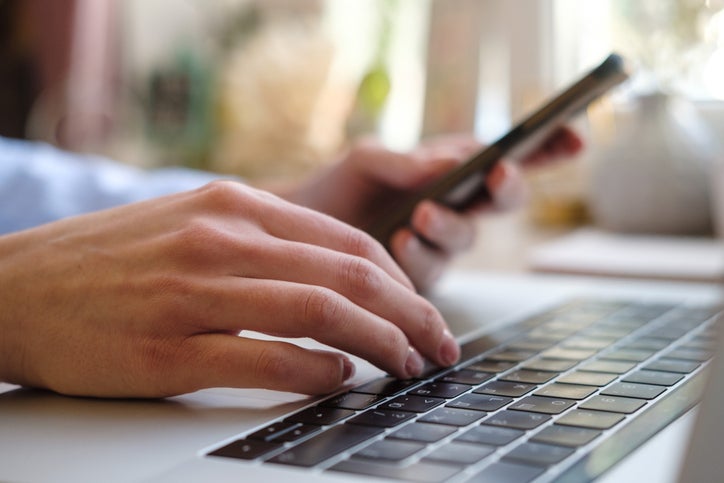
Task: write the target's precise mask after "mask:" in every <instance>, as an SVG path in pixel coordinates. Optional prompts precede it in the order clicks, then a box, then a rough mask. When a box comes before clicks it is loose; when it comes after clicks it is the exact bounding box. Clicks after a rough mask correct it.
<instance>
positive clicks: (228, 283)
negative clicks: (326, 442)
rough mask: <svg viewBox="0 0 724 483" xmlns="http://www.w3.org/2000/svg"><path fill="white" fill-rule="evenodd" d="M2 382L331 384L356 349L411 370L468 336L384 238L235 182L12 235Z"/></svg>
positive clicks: (398, 370) (5, 277) (110, 388)
mask: <svg viewBox="0 0 724 483" xmlns="http://www.w3.org/2000/svg"><path fill="white" fill-rule="evenodd" d="M0 287H3V289H2V290H1V291H0V306H2V307H3V310H2V313H0V334H2V337H0V380H5V381H7V382H14V383H19V384H24V385H29V386H35V387H43V388H48V389H51V390H54V391H57V392H60V393H63V394H70V395H90V396H103V397H159V396H170V395H175V394H180V393H185V392H190V391H194V390H197V389H201V388H205V387H217V386H224V387H264V388H269V389H278V390H285V391H294V392H302V393H311V394H318V393H327V392H330V391H333V390H335V389H336V388H338V387H339V386H340V385H341V384H342V383H343V381H344V380H345V379H347V378H348V377H350V376H351V374H352V372H353V366H352V364H351V363H350V361H349V360H348V359H347V358H346V357H345V356H343V355H342V354H341V353H338V352H333V351H312V350H306V349H302V348H299V347H298V346H296V345H292V344H289V343H286V342H281V341H268V340H264V341H263V340H259V339H254V338H252V337H244V333H242V334H241V335H242V336H241V337H239V336H237V334H238V333H239V332H240V331H256V332H263V333H266V334H271V335H276V336H283V337H312V338H314V339H317V340H318V341H320V342H322V343H324V344H327V345H329V346H332V347H335V348H338V349H341V350H343V351H347V352H349V353H353V354H356V355H358V356H360V357H363V358H365V359H367V360H369V361H371V362H372V363H374V364H376V365H377V366H379V367H380V368H382V369H384V370H386V371H388V372H390V373H391V374H393V375H395V376H397V377H401V378H405V377H411V376H415V375H418V374H419V373H420V371H421V369H422V359H421V356H420V354H422V355H423V356H425V357H427V358H429V359H430V360H432V361H434V362H436V363H438V364H441V365H450V364H452V363H454V362H455V361H456V360H457V358H458V357H459V348H458V346H457V344H456V343H455V341H454V339H453V338H452V337H451V336H450V333H449V332H448V331H447V328H446V325H445V323H444V321H443V319H442V317H441V315H440V314H439V313H438V311H437V310H436V309H435V308H434V307H433V306H432V305H431V304H430V303H429V302H427V301H426V300H425V299H423V298H422V297H420V296H418V295H417V294H415V292H414V290H413V287H412V284H411V283H410V281H409V280H408V278H407V277H406V276H405V275H404V273H403V272H402V271H401V270H400V269H399V268H398V267H397V265H396V264H395V263H394V262H393V260H392V259H391V258H390V257H389V255H388V254H387V253H386V252H385V250H384V249H383V248H382V246H381V245H380V244H378V243H377V242H376V241H374V240H372V239H371V238H370V237H368V236H367V235H366V234H364V233H363V232H361V231H359V230H356V229H354V228H352V227H350V226H348V225H346V224H344V223H342V222H339V221H337V220H335V219H333V218H331V217H328V216H326V215H322V214H320V213H317V212H314V211H312V210H309V209H306V208H302V207H299V206H297V205H294V204H292V203H288V202H286V201H284V200H281V199H279V198H277V197H275V196H273V195H271V194H268V193H265V192H261V191H257V190H254V189H252V188H249V187H246V186H243V185H239V184H236V183H231V182H216V183H212V184H210V185H207V186H206V187H203V188H201V189H199V190H196V191H191V192H187V193H181V194H178V195H173V196H169V197H165V198H159V199H156V200H151V201H148V202H144V203H139V204H133V205H126V206H123V207H120V208H115V209H112V210H107V211H102V212H97V213H94V214H90V215H85V216H80V217H76V218H69V219H66V220H62V221H59V222H56V223H52V224H49V225H45V226H42V227H39V228H35V229H32V230H27V231H24V232H19V233H16V234H13V235H9V236H5V237H0Z"/></svg>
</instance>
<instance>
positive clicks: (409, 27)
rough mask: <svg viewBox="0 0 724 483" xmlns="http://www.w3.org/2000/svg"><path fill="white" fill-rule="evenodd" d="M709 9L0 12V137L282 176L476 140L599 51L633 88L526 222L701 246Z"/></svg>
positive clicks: (721, 79) (715, 155) (722, 40)
mask: <svg viewBox="0 0 724 483" xmlns="http://www.w3.org/2000/svg"><path fill="white" fill-rule="evenodd" d="M723 8H724V0H638V1H636V2H632V1H626V0H124V1H115V0H0V38H1V39H2V40H1V43H0V57H1V58H2V60H1V61H0V112H1V113H2V114H1V115H0V135H3V136H10V137H19V138H27V139H34V140H41V141H46V142H49V143H52V144H55V145H57V146H60V147H63V148H65V149H69V150H74V151H79V152H93V153H99V154H103V155H106V156H109V157H112V158H114V159H117V160H119V161H122V162H125V163H130V164H134V165H138V166H143V167H149V168H153V167H157V166H167V165H184V166H189V167H193V168H199V169H205V170H212V171H217V172H220V173H231V174H235V175H239V176H243V177H245V178H247V179H263V178H278V177H285V178H296V177H300V176H304V175H305V174H306V173H307V172H309V171H310V170H312V169H314V168H316V167H318V166H320V165H323V164H324V163H329V162H330V161H332V160H334V158H335V155H336V154H337V153H339V152H340V150H342V149H343V148H344V146H346V145H347V144H348V143H349V142H350V141H352V140H354V139H355V138H358V137H360V136H364V135H368V134H374V135H376V136H379V137H380V138H381V139H382V140H383V141H384V142H385V143H386V144H387V145H388V146H389V147H391V148H393V149H408V148H410V147H412V146H414V145H415V144H416V143H417V142H419V141H420V140H421V139H423V138H425V137H429V136H434V135H437V134H441V133H449V132H460V131H463V132H473V133H475V135H476V136H478V137H479V138H480V139H481V140H482V141H485V142H491V141H493V140H495V139H496V137H497V136H499V135H501V134H502V133H504V132H505V130H506V129H507V128H509V127H510V126H511V125H512V123H513V122H515V121H516V120H517V119H520V118H521V116H523V115H524V114H525V113H526V112H528V111H529V110H530V109H532V108H533V107H535V106H536V105H537V104H539V103H540V102H541V101H543V100H544V99H545V98H546V97H547V96H549V95H551V94H552V93H554V92H555V91H557V90H559V89H561V88H563V87H564V86H565V85H566V84H568V83H569V82H570V81H572V80H573V79H575V78H576V77H577V76H578V75H579V74H580V73H582V72H583V71H585V70H586V69H588V68H590V67H592V66H593V65H595V64H596V63H598V62H600V61H601V60H602V59H603V58H604V57H605V56H606V55H607V54H608V52H610V51H611V50H616V51H619V52H621V53H623V54H625V55H626V56H627V57H629V58H630V59H631V60H632V61H633V64H634V65H635V66H636V75H635V77H634V79H633V80H632V81H631V82H630V83H629V84H628V85H627V86H626V87H625V88H623V89H621V90H619V91H618V92H617V93H616V95H614V96H612V97H610V98H609V99H607V100H606V101H605V102H601V103H598V104H597V105H596V106H594V107H592V108H591V109H590V110H589V112H588V113H587V115H586V116H583V117H582V118H581V119H579V120H577V121H576V125H577V127H578V129H579V130H580V131H581V133H583V135H584V136H585V137H586V138H587V143H588V146H589V149H587V150H586V152H585V153H584V154H583V155H582V156H581V159H580V160H579V161H578V162H575V163H566V164H561V165H560V166H558V167H556V168H552V169H546V170H541V171H540V172H534V173H531V174H529V176H530V181H531V200H530V203H529V207H528V210H526V213H525V217H526V223H532V224H533V225H537V226H543V227H559V226H564V227H570V226H575V225H580V224H584V223H590V222H591V220H593V222H594V223H597V224H599V225H600V226H603V227H607V228H609V229H612V230H618V231H625V232H629V231H633V232H637V231H638V232H646V233H666V234H696V235H707V234H711V233H712V230H713V224H714V223H713V221H712V220H713V219H714V218H715V217H714V215H712V209H711V199H712V196H713V195H712V188H711V181H710V180H711V179H712V177H713V176H712V174H713V173H715V172H719V171H716V170H717V169H719V168H717V166H719V165H720V164H721V157H722V155H721V153H722V152H724V151H721V150H720V148H719V147H718V140H719V139H721V138H722V134H724V107H722V106H723V105H724V104H723V103H724V13H723V12H722V9H723ZM643 126H645V127H646V128H645V129H643ZM642 129H643V130H642ZM720 171H721V170H720ZM632 206H637V207H639V208H640V209H637V210H632V209H631V207H632Z"/></svg>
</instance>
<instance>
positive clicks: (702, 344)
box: [681, 337, 717, 351]
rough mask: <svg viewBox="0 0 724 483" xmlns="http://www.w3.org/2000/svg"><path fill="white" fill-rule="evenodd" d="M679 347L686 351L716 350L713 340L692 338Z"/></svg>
mask: <svg viewBox="0 0 724 483" xmlns="http://www.w3.org/2000/svg"><path fill="white" fill-rule="evenodd" d="M681 347H682V348H686V349H704V350H708V351H715V350H717V343H716V341H715V340H711V339H702V338H700V337H694V338H693V339H691V340H690V341H689V342H687V343H686V344H684V345H682V346H681Z"/></svg>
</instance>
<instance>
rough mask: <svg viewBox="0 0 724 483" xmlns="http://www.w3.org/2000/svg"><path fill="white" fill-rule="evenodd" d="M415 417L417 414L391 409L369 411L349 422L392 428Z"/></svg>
mask: <svg viewBox="0 0 724 483" xmlns="http://www.w3.org/2000/svg"><path fill="white" fill-rule="evenodd" d="M414 417H415V413H409V412H407V411H393V410H389V409H369V410H367V411H365V412H363V413H362V414H360V415H359V416H356V417H354V418H352V419H350V420H349V422H348V423H349V424H355V425H357V424H359V425H363V426H376V427H378V428H392V427H394V426H397V425H398V424H402V423H404V422H405V421H408V420H410V419H412V418H414Z"/></svg>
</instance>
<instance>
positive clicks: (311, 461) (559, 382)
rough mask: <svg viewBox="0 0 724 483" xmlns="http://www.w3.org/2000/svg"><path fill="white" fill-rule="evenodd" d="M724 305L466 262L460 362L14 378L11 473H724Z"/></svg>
mask: <svg viewBox="0 0 724 483" xmlns="http://www.w3.org/2000/svg"><path fill="white" fill-rule="evenodd" d="M720 300H721V293H720V290H719V288H718V287H715V286H711V285H697V284H668V283H648V282H647V283H643V282H632V281H626V282H624V281H617V280H600V279H599V280H597V279H585V278H571V277H550V276H512V275H511V276H504V275H490V274H482V273H463V272H457V273H452V274H451V275H449V276H448V277H447V278H446V279H445V280H444V281H443V283H442V284H441V285H440V287H439V290H438V291H437V292H436V293H435V294H434V296H433V301H434V302H435V303H436V304H437V305H438V307H439V308H440V309H441V310H442V312H443V313H444V315H445V316H446V318H447V320H448V322H449V323H450V324H451V327H452V328H453V331H454V332H455V333H456V335H458V337H459V339H460V341H461V342H462V343H463V347H464V349H463V354H464V356H463V359H462V360H461V362H460V364H459V365H458V366H456V367H454V368H450V369H445V370H441V369H439V368H434V367H430V368H429V371H428V372H427V373H426V375H425V377H423V378H420V379H417V380H413V381H398V380H394V379H392V378H390V377H387V376H386V375H385V374H383V373H381V372H380V371H379V370H377V369H375V368H373V367H371V366H370V365H369V364H367V363H365V362H364V361H360V360H356V362H357V364H358V372H357V376H355V380H354V381H352V382H351V383H350V385H349V387H347V388H345V389H344V390H342V391H340V392H339V393H338V394H334V395H330V396H328V397H323V398H313V399H311V398H306V397H302V396H299V395H294V394H285V393H277V392H271V391H262V390H231V389H214V390H205V391H200V392H197V393H194V394H189V395H184V396H180V397H176V398H170V399H167V400H160V401H134V400H127V401H108V400H96V399H87V398H67V397H62V396H57V395H54V394H51V393H47V392H44V391H37V390H29V389H19V388H11V387H5V392H4V393H2V394H0V480H2V481H54V482H57V481H73V482H80V481H93V482H95V481H168V482H178V481H239V480H242V481H265V480H266V481H274V482H277V481H295V482H302V481H315V482H316V481H340V482H341V481H350V482H352V481H378V480H379V481H385V480H387V481H395V480H397V481H426V482H427V481H430V482H437V481H451V482H464V481H491V482H506V481H510V482H529V481H535V482H547V481H590V480H593V479H599V480H600V481H616V482H621V481H657V482H658V481H661V482H666V481H672V482H673V481H697V482H700V481H720V480H721V477H720V476H719V475H722V474H724V473H722V471H724V468H722V462H721V460H722V459H724V458H722V456H724V455H721V454H720V453H721V452H722V450H721V445H722V442H723V441H724V428H722V425H723V423H722V421H724V418H722V417H721V416H722V415H721V411H722V409H721V408H724V400H723V398H724V358H720V359H716V358H713V356H714V353H715V352H716V350H717V347H716V345H717V344H716V340H717V337H716V334H717V330H716V324H715V321H716V318H717V314H718V313H719V310H720V305H719V304H720ZM297 342H298V343H300V344H303V345H309V346H314V345H315V344H316V343H315V342H313V341H308V340H303V341H297ZM712 361H714V362H712ZM714 365H718V366H720V367H719V369H718V370H711V369H712V367H713V366H714ZM702 391H703V392H705V394H706V396H705V400H704V403H703V404H701V408H700V409H699V406H697V402H698V401H699V400H700V397H701V393H702ZM697 412H698V413H699V414H698V417H697ZM697 419H698V421H697ZM692 428H693V429H692ZM689 442H690V444H689Z"/></svg>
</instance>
